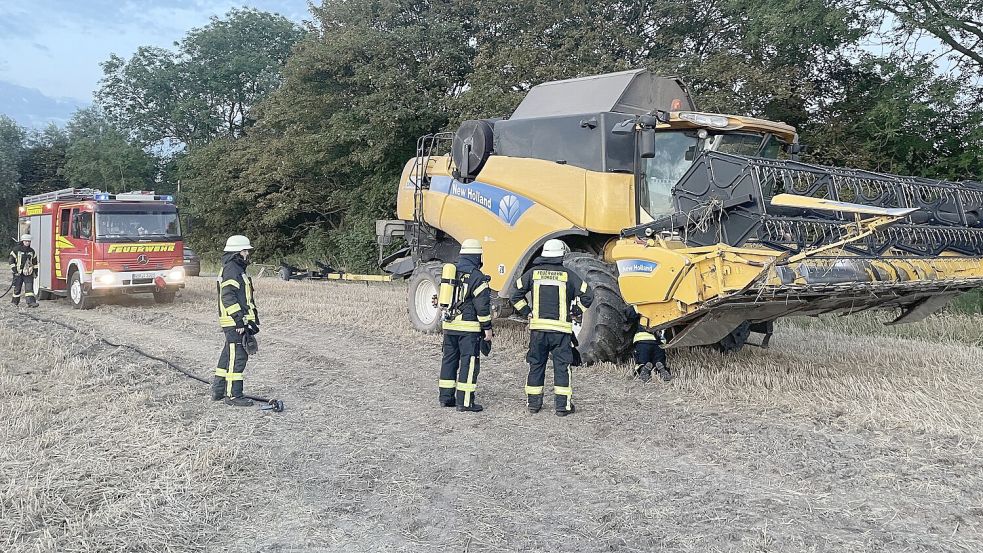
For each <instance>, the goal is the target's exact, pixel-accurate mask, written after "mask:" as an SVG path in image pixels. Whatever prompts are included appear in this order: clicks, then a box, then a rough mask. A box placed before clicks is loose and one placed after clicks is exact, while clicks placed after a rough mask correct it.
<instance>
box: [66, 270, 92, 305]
mask: <svg viewBox="0 0 983 553" xmlns="http://www.w3.org/2000/svg"><path fill="white" fill-rule="evenodd" d="M68 300H69V301H71V302H72V307H74V308H75V309H92V298H90V297H89V295H88V294H86V293H85V287H84V286H82V277H81V276H80V275H79V273H78V271H75V272H73V273H72V276H71V278H70V279H68Z"/></svg>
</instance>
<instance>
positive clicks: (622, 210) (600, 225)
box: [583, 171, 636, 234]
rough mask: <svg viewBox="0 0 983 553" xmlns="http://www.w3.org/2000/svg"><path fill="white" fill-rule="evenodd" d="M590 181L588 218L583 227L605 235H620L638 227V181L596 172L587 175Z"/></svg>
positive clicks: (618, 175) (623, 175)
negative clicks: (636, 225)
mask: <svg viewBox="0 0 983 553" xmlns="http://www.w3.org/2000/svg"><path fill="white" fill-rule="evenodd" d="M586 177H587V215H586V218H585V221H584V225H583V226H584V227H585V228H586V229H588V230H590V231H593V232H598V233H602V234H619V233H620V232H621V231H622V230H623V229H626V228H628V227H633V226H635V224H636V219H635V177H634V176H633V175H628V174H625V173H597V172H594V171H587V172H586Z"/></svg>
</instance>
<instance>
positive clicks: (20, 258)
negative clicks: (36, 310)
mask: <svg viewBox="0 0 983 553" xmlns="http://www.w3.org/2000/svg"><path fill="white" fill-rule="evenodd" d="M37 269H38V254H37V253H36V252H35V251H34V248H32V247H31V235H30V234H25V235H23V236H21V237H20V243H18V244H17V245H16V246H14V249H13V250H11V252H10V272H11V273H13V275H12V280H13V282H12V283H11V286H13V287H14V295H13V297H12V298H10V303H12V304H14V305H20V298H21V296H24V297H25V298H27V306H28V307H37V306H38V300H37V298H36V297H34V276H35V274H36V273H37Z"/></svg>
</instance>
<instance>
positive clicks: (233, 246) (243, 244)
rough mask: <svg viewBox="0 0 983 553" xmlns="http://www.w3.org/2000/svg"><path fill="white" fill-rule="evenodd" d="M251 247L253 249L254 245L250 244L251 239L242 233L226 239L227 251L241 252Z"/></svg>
mask: <svg viewBox="0 0 983 553" xmlns="http://www.w3.org/2000/svg"><path fill="white" fill-rule="evenodd" d="M251 249H253V247H252V245H250V244H249V239H248V238H246V237H245V236H243V235H241V234H236V235H233V236H230V237H229V239H228V240H226V241H225V251H227V252H241V251H242V250H251Z"/></svg>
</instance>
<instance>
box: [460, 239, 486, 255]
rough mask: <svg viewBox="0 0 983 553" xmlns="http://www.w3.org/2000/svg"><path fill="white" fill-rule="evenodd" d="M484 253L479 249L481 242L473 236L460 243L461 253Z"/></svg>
mask: <svg viewBox="0 0 983 553" xmlns="http://www.w3.org/2000/svg"><path fill="white" fill-rule="evenodd" d="M482 253H484V252H483V251H482V249H481V242H478V241H477V240H475V239H474V238H468V239H467V240H465V241H464V243H463V244H461V255H467V254H477V255H481V254H482Z"/></svg>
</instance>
